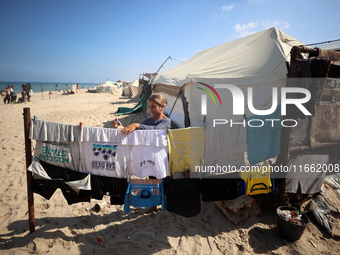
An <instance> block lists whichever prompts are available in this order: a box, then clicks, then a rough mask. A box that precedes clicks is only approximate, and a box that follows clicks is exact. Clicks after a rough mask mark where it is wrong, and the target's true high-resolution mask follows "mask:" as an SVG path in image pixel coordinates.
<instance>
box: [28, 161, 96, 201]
mask: <svg viewBox="0 0 340 255" xmlns="http://www.w3.org/2000/svg"><path fill="white" fill-rule="evenodd" d="M40 164H41V165H42V167H43V168H44V170H45V172H46V173H47V175H48V176H49V177H50V178H51V179H52V180H46V179H33V180H32V184H31V187H30V189H31V190H32V192H34V193H37V194H39V195H41V196H43V197H44V198H46V199H48V200H49V199H50V198H51V197H52V195H53V194H54V192H55V191H56V189H58V188H60V189H61V191H62V192H63V195H64V197H65V199H66V200H67V203H68V204H69V205H71V204H74V203H79V202H90V201H91V191H87V190H80V191H79V192H76V191H74V190H73V189H72V188H71V187H70V186H68V185H67V184H66V182H69V181H77V180H82V179H84V178H85V177H87V176H88V174H85V173H80V172H77V171H73V170H70V169H66V168H63V167H59V166H54V165H51V164H48V163H46V162H43V161H41V162H40Z"/></svg>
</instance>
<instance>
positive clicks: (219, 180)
mask: <svg viewBox="0 0 340 255" xmlns="http://www.w3.org/2000/svg"><path fill="white" fill-rule="evenodd" d="M239 182H240V174H239V173H228V174H222V175H215V176H211V177H207V176H205V177H204V178H202V180H201V181H200V186H201V195H202V201H205V202H208V201H222V200H230V199H235V198H237V197H238V187H239Z"/></svg>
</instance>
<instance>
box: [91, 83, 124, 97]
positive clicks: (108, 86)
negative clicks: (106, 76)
mask: <svg viewBox="0 0 340 255" xmlns="http://www.w3.org/2000/svg"><path fill="white" fill-rule="evenodd" d="M96 92H97V93H112V94H115V95H121V94H122V90H121V88H120V87H119V85H118V84H117V83H115V82H113V81H106V82H104V83H102V84H99V85H98V86H97V89H96Z"/></svg>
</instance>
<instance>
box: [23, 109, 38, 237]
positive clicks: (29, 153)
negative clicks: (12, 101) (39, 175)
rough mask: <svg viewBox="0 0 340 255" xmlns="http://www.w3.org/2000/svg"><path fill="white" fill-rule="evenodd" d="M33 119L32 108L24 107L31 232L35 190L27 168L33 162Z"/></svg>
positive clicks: (33, 226)
mask: <svg viewBox="0 0 340 255" xmlns="http://www.w3.org/2000/svg"><path fill="white" fill-rule="evenodd" d="M30 121H31V110H30V108H28V107H26V108H24V131H25V153H26V177H27V200H28V222H29V228H30V233H33V232H35V220H34V198H33V192H32V191H31V190H30V187H31V183H32V172H30V171H28V170H27V168H28V167H29V166H30V165H31V163H32V146H31V139H29V138H28V133H29V130H30Z"/></svg>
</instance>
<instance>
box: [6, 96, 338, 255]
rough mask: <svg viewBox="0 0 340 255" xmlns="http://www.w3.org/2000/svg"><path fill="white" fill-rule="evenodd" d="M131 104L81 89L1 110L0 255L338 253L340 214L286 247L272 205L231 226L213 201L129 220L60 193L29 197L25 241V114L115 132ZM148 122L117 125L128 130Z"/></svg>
mask: <svg viewBox="0 0 340 255" xmlns="http://www.w3.org/2000/svg"><path fill="white" fill-rule="evenodd" d="M135 101H136V100H133V99H129V98H126V97H120V96H114V95H111V94H92V93H86V92H85V90H81V91H80V92H78V93H77V94H75V95H68V96H62V95H61V94H60V93H58V94H53V95H51V98H49V95H48V93H44V94H43V96H42V95H41V93H36V94H35V95H34V96H33V97H32V101H31V102H26V103H21V104H12V105H3V104H0V127H1V128H0V155H1V161H0V178H1V186H0V187H1V188H0V189H1V192H0V196H1V197H0V254H46V253H49V254H96V253H98V254H258V253H264V254H266V253H270V254H291V253H293V254H339V249H340V242H339V240H340V238H339V235H338V233H339V225H340V217H339V215H335V214H334V215H332V219H333V220H334V223H335V229H334V234H335V236H330V235H328V234H327V233H326V232H325V231H323V230H321V229H320V228H319V227H317V226H316V225H315V224H313V223H311V224H310V225H309V226H308V227H307V228H306V230H305V232H304V234H303V236H302V237H301V239H300V240H298V241H296V242H288V241H286V240H283V239H281V238H280V237H278V235H277V228H276V213H275V208H276V207H275V203H273V201H272V200H270V199H268V200H266V199H265V202H264V203H263V204H261V214H259V215H258V216H252V217H250V218H248V219H246V220H245V221H243V222H241V223H239V224H238V225H237V226H236V225H234V224H233V223H232V222H231V221H229V220H228V218H227V217H226V216H225V215H224V214H223V213H221V211H220V210H219V209H218V208H217V207H216V205H215V203H214V202H202V208H201V213H199V214H198V215H197V216H195V217H191V218H185V217H182V216H179V215H176V214H175V213H170V212H168V211H166V212H162V211H161V210H159V211H158V212H157V213H156V214H152V213H150V212H149V210H147V209H132V210H131V212H130V213H129V214H127V215H126V214H125V213H124V211H123V206H111V205H109V204H107V205H106V206H104V208H103V209H102V210H100V211H99V212H96V211H95V209H94V207H95V204H96V203H98V202H100V201H98V200H92V201H91V203H78V204H74V205H68V204H67V202H66V200H65V199H64V197H63V196H62V193H61V191H59V190H58V191H57V192H56V193H55V194H54V195H53V196H52V198H51V199H50V200H46V199H44V198H42V197H41V196H39V195H37V194H35V195H34V203H35V226H36V231H35V232H34V233H31V234H30V233H29V225H28V209H27V208H28V205H27V186H26V170H25V151H24V126H23V108H24V107H29V108H30V111H31V116H32V117H33V116H34V115H36V116H37V117H38V119H41V120H47V121H53V122H60V123H68V124H74V125H78V124H79V123H80V122H82V123H83V125H85V126H93V127H112V126H111V124H110V123H111V121H112V120H113V119H114V115H113V113H114V112H115V111H116V110H117V108H118V107H120V106H127V107H131V106H134V105H135ZM145 117H146V115H145V114H144V115H143V114H142V115H141V114H139V115H136V114H134V115H131V116H121V117H120V119H121V121H122V123H123V125H126V124H127V123H132V122H136V121H138V122H139V121H142V120H143V119H144V118H145ZM325 189H326V190H327V192H328V196H329V197H330V198H331V199H332V201H333V202H334V203H335V204H336V205H337V207H338V208H340V201H339V197H338V195H337V194H336V192H335V191H334V190H333V189H332V188H330V187H328V186H327V185H326V186H325ZM268 198H269V197H268ZM103 201H107V202H108V201H109V197H104V200H103ZM99 236H101V237H102V238H103V239H104V244H103V245H99V242H98V237H99Z"/></svg>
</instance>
